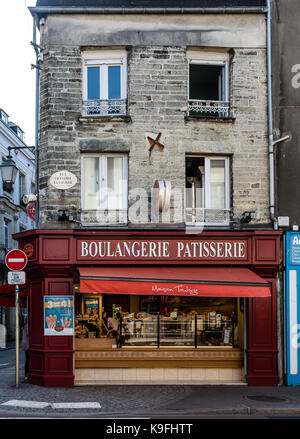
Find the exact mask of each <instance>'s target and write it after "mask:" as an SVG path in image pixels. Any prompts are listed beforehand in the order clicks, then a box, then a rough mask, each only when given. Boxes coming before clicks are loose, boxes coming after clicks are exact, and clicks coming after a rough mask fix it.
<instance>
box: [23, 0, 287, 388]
mask: <svg viewBox="0 0 300 439" xmlns="http://www.w3.org/2000/svg"><path fill="white" fill-rule="evenodd" d="M109 3H110V4H109V6H108V5H107V2H106V1H105V0H85V1H80V0H78V1H76V2H74V1H71V0H59V1H58V0H38V2H37V5H36V7H35V8H30V9H31V12H32V15H33V17H34V18H35V20H36V24H37V26H38V27H39V30H40V34H41V39H40V46H41V50H42V56H41V57H40V63H39V67H40V69H41V70H40V115H39V116H40V124H39V135H40V139H39V216H38V217H39V224H38V228H37V230H35V231H33V232H24V233H21V234H18V235H16V239H17V240H18V241H19V247H20V248H21V249H23V250H24V251H25V252H27V255H28V267H27V274H28V277H29V280H30V293H29V304H30V311H29V338H30V347H29V375H28V377H29V382H31V383H34V384H40V385H45V386H73V385H81V384H92V385H94V384H123V383H131V384H133V383H138V384H140V383H145V382H146V383H149V382H151V383H154V382H155V383H156V384H170V383H173V384H174V383H181V384H182V383H200V382H206V383H207V382H210V383H211V382H215V383H223V382H227V383H228V382H231V383H232V382H235V383H236V382H239V383H241V382H243V383H245V382H247V383H248V384H249V385H270V386H276V385H278V383H279V381H280V370H279V368H278V341H277V340H278V337H277V315H278V314H277V297H278V294H277V293H278V292H277V275H278V269H279V264H280V235H281V232H279V231H276V230H273V224H272V221H271V218H270V213H269V208H270V206H269V205H270V201H269V189H270V188H269V155H268V135H269V133H268V99H267V98H268V95H267V38H266V37H267V34H266V13H267V8H266V4H265V1H264V0H251V1H249V0H234V1H233V0H210V1H209V2H208V1H206V0H185V1H182V0H172V2H171V1H168V0H151V1H148V0H141V1H139V2H138V3H137V4H136V3H135V2H134V1H129V0H123V1H122V2H120V1H119V0H112V1H111V2H109ZM63 183H66V184H65V186H64V185H63ZM51 296H52V297H51ZM54 298H55V301H54V303H55V307H57V308H60V306H62V307H64V306H65V305H62V303H66V302H68V303H71V302H72V301H73V302H74V310H75V318H74V320H75V325H76V326H75V325H74V326H75V330H74V331H72V328H70V327H68V328H66V327H64V324H65V323H64V322H65V320H64V319H61V320H60V319H59V321H61V322H62V325H60V324H59V325H55V324H53V322H50V323H48V322H47V320H46V317H45V316H46V312H47V307H48V305H47V304H48V300H50V301H51V307H52V306H53V302H52V299H54ZM60 299H63V300H62V301H61V300H60ZM70 308H71V306H70ZM92 308H93V313H92ZM55 312H56V311H55ZM57 312H58V313H59V312H60V311H57ZM51 313H52V308H51ZM91 313H92V314H91ZM109 313H114V315H115V317H116V319H117V320H118V322H117V324H118V325H119V326H118V330H116V331H114V332H116V334H115V339H113V338H110V337H109V334H108V333H106V332H105V326H104V325H105V319H106V317H107V316H108V315H109ZM57 315H58V314H56V316H57ZM208 316H210V317H208ZM217 316H218V317H217ZM52 317H53V315H52V314H51V318H52ZM214 318H216V320H218V323H217V322H216V321H214V320H213V319H214ZM67 321H68V319H67ZM45 322H47V324H48V325H49V326H48V327H47V328H46V327H45V325H46V323H45ZM71 322H72V319H70V320H69V323H71ZM80 322H81V323H80ZM91 323H94V326H91ZM107 323H108V320H107ZM89 324H90V326H89V327H88V326H85V325H89ZM172 325H175V326H172ZM124 328H125V329H124ZM174 328H175V329H174ZM65 329H67V330H68V331H65ZM118 331H119V333H118ZM122 331H123V332H122ZM124 331H125V332H124ZM215 331H216V332H217V333H218V335H216V332H215ZM62 335H65V336H63V337H62ZM118 335H120V337H118ZM123 348H124V349H123Z"/></svg>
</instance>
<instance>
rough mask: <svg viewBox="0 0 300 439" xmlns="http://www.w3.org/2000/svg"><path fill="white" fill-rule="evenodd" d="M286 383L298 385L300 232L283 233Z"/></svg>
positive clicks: (299, 354)
mask: <svg viewBox="0 0 300 439" xmlns="http://www.w3.org/2000/svg"><path fill="white" fill-rule="evenodd" d="M285 249H286V254H285V260H286V275H285V290H286V294H285V297H286V304H285V309H286V316H285V322H286V346H287V348H286V384H287V385H293V386H299V385H300V233H296V232H286V234H285Z"/></svg>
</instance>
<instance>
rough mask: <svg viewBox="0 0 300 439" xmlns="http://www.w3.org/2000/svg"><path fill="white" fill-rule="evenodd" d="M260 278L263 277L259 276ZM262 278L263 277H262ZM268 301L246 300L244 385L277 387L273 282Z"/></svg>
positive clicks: (265, 299) (274, 281) (274, 287)
mask: <svg viewBox="0 0 300 439" xmlns="http://www.w3.org/2000/svg"><path fill="white" fill-rule="evenodd" d="M260 275H261V276H262V274H261V273H260ZM262 277H263V276H262ZM265 279H266V280H268V281H269V282H270V283H271V284H272V295H271V297H270V298H253V299H249V306H248V315H247V317H248V319H247V320H248V321H247V333H248V337H247V339H248V340H247V358H248V361H247V382H248V385H249V386H277V385H278V381H279V378H278V368H277V355H278V350H277V329H276V328H277V324H276V279H274V278H265Z"/></svg>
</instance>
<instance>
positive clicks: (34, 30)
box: [33, 17, 40, 228]
mask: <svg viewBox="0 0 300 439" xmlns="http://www.w3.org/2000/svg"><path fill="white" fill-rule="evenodd" d="M36 28H37V26H36V18H35V17H33V45H34V46H33V47H34V49H35V53H36V66H37V68H36V69H35V70H36V73H35V189H36V202H35V216H36V219H35V221H36V228H38V225H39V147H38V145H39V82H40V70H39V68H38V66H39V58H38V51H37V50H36V44H37V42H36Z"/></svg>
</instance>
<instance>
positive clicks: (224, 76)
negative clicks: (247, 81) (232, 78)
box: [188, 53, 229, 118]
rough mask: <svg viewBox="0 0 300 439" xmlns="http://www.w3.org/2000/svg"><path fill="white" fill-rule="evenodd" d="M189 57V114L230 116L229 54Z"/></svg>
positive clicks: (218, 116) (217, 116)
mask: <svg viewBox="0 0 300 439" xmlns="http://www.w3.org/2000/svg"><path fill="white" fill-rule="evenodd" d="M190 56H193V58H191V57H189V98H188V100H189V102H188V108H189V116H198V117H216V118H220V117H223V118H224V117H228V116H229V74H228V57H227V54H224V55H222V54H221V55H220V54H211V55H207V54H206V55H205V54H204V53H202V54H201V53H198V56H195V55H190Z"/></svg>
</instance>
